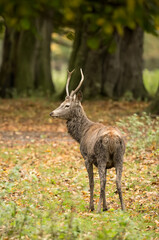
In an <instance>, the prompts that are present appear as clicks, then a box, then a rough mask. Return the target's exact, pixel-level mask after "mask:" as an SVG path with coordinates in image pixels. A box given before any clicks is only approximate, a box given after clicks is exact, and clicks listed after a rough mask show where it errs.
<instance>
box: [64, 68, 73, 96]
mask: <svg viewBox="0 0 159 240" xmlns="http://www.w3.org/2000/svg"><path fill="white" fill-rule="evenodd" d="M74 70H75V69H73V71H72V72H69V71H68V78H67V83H66V94H67V97H68V96H69V90H68V87H69V83H70V79H71V75H72V73H73V72H74Z"/></svg>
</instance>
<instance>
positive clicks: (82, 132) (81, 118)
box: [50, 69, 125, 212]
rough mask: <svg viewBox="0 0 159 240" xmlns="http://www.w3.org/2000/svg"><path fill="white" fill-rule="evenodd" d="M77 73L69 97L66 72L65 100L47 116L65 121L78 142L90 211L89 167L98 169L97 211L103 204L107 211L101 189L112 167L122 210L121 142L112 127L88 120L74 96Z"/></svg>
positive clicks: (92, 185)
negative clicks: (88, 190) (108, 170)
mask: <svg viewBox="0 0 159 240" xmlns="http://www.w3.org/2000/svg"><path fill="white" fill-rule="evenodd" d="M80 71H81V76H82V78H81V81H80V83H79V85H78V87H77V88H76V89H75V90H74V91H72V92H71V94H70V95H69V90H68V87H69V82H70V78H71V74H72V72H73V71H72V72H69V73H68V79H67V84H66V93H67V96H66V98H65V101H64V102H63V103H62V104H61V105H60V106H59V107H58V108H57V109H55V110H54V111H52V112H51V113H50V116H51V117H53V118H61V119H65V120H66V121H67V129H68V132H69V133H70V135H71V136H72V137H73V138H74V139H75V140H76V141H77V142H78V143H80V151H81V154H82V156H83V158H84V160H85V166H86V169H87V172H88V177H89V186H90V210H91V211H93V210H94V202H93V191H94V177H93V164H94V165H95V166H96V167H97V168H98V172H99V177H100V198H99V204H98V208H97V212H100V211H101V203H102V201H103V211H106V210H107V204H106V197H105V186H106V172H107V169H109V168H112V167H115V170H116V185H117V191H118V194H119V198H120V203H121V209H122V210H125V207H124V203H123V198H122V191H121V176H122V168H123V155H124V152H125V143H124V140H123V137H122V135H121V133H120V131H119V130H118V129H117V128H115V127H110V126H104V125H103V124H101V123H95V122H92V121H90V120H89V119H88V118H87V116H86V114H85V112H84V110H83V107H82V105H81V99H79V96H78V95H76V93H77V92H78V90H79V88H80V87H81V85H82V83H83V80H84V75H83V72H82V69H80Z"/></svg>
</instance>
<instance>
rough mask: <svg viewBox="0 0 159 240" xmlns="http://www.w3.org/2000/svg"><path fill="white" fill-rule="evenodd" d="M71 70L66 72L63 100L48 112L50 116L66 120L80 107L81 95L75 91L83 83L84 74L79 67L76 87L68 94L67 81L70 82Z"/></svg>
mask: <svg viewBox="0 0 159 240" xmlns="http://www.w3.org/2000/svg"><path fill="white" fill-rule="evenodd" d="M73 71H74V70H73ZM73 71H72V72H68V78H67V83H66V97H65V101H64V102H63V103H61V105H60V106H59V107H58V108H56V109H55V110H54V111H52V112H51V113H50V116H51V117H53V118H62V119H66V120H68V119H70V118H71V117H72V115H73V114H74V112H75V111H77V109H78V108H81V96H80V95H78V94H76V93H77V92H78V90H79V89H80V87H81V85H82V83H83V80H84V75H83V72H82V69H80V71H81V81H80V83H79V85H78V86H77V88H76V89H75V90H74V91H72V92H71V94H69V90H68V88H69V82H70V79H71V75H72V73H73Z"/></svg>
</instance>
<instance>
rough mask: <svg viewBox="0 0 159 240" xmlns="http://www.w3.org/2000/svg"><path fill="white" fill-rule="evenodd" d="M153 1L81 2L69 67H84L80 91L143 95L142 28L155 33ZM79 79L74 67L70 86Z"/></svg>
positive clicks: (90, 94)
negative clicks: (85, 79)
mask: <svg viewBox="0 0 159 240" xmlns="http://www.w3.org/2000/svg"><path fill="white" fill-rule="evenodd" d="M158 6H159V5H158V4H157V2H156V1H150V2H149V3H147V1H142V2H141V1H138V0H136V1H129V0H128V1H107V2H103V1H98V2H95V1H92V2H91V3H90V2H89V1H88V2H84V3H83V6H81V7H80V9H79V14H77V16H78V19H77V21H76V27H75V40H74V45H73V50H72V54H71V57H70V62H69V69H70V70H71V69H73V68H79V67H81V66H82V68H83V69H84V73H85V76H86V78H87V81H85V85H84V89H83V90H84V92H85V94H86V95H87V96H88V97H90V96H93V97H94V96H97V95H99V94H102V95H105V96H108V97H113V98H117V99H118V98H120V97H122V96H123V95H124V94H125V93H126V92H131V93H132V95H133V97H134V98H144V97H145V96H146V91H145V89H144V85H143V80H142V70H143V60H142V56H143V31H144V30H146V31H149V32H150V31H151V32H152V33H154V34H156V32H155V30H156V25H155V24H156V23H157V20H156V19H157V18H155V17H156V16H157V11H156V9H158ZM78 81H79V72H78V71H77V72H76V73H75V74H74V76H73V80H72V82H71V84H72V86H71V87H72V88H74V87H75V85H77V82H78Z"/></svg>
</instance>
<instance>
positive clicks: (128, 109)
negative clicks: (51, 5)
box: [0, 99, 159, 239]
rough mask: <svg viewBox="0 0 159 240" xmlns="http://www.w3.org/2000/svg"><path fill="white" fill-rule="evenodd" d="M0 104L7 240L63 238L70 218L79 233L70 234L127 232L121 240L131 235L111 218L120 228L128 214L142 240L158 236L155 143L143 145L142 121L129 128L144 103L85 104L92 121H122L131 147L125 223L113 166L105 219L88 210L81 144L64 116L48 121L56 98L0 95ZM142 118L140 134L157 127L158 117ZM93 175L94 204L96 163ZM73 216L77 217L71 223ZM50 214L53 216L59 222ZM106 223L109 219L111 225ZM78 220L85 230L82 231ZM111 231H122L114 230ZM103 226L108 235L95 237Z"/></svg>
mask: <svg viewBox="0 0 159 240" xmlns="http://www.w3.org/2000/svg"><path fill="white" fill-rule="evenodd" d="M0 103H1V104H0V112H1V118H0V126H1V128H0V165H1V168H0V173H1V174H0V182H1V183H0V192H1V194H0V197H1V220H0V226H1V227H0V234H1V235H2V236H3V237H4V239H7V237H10V236H11V237H13V239H16V237H17V236H22V235H23V236H24V238H25V239H27V238H28V239H30V238H31V239H32V238H33V235H34V236H38V237H39V238H41V239H44V238H43V237H45V238H46V239H52V238H51V236H52V234H54V235H55V236H56V237H54V239H65V237H66V235H67V234H68V232H69V231H70V230H69V224H70V225H71V224H72V223H68V222H69V221H73V224H75V225H71V228H72V229H71V232H74V233H71V234H75V235H73V238H72V239H76V237H77V239H92V238H93V236H95V239H105V236H107V235H108V237H109V238H108V239H113V238H111V236H114V235H113V234H119V235H121V234H122V237H123V238H121V239H126V238H125V235H124V234H125V233H120V230H121V229H122V227H119V229H117V227H114V226H113V221H114V222H116V224H119V226H120V224H121V222H122V221H125V218H126V217H127V216H128V217H129V218H130V219H129V222H131V220H133V221H134V222H136V223H137V225H136V226H135V228H138V229H139V232H140V234H141V238H138V239H158V233H159V224H158V223H159V221H158V219H159V199H158V197H159V196H158V192H159V191H158V190H159V175H158V171H159V161H158V160H159V159H158V144H157V141H154V140H155V138H154V139H150V140H149V141H146V142H145V139H144V138H142V136H140V135H138V133H137V132H138V130H139V124H138V125H137V123H136V125H135V123H134V127H132V123H131V121H134V119H131V116H132V115H133V114H134V113H136V112H138V113H139V115H140V114H141V112H142V111H143V109H144V108H145V107H146V105H147V104H146V103H142V102H131V103H130V102H124V101H123V102H113V101H104V100H102V101H92V102H84V104H83V105H84V109H85V110H86V112H87V115H88V117H89V118H91V119H92V120H94V121H100V122H102V123H104V124H112V125H116V122H119V123H120V124H119V125H118V127H120V129H121V130H123V131H124V132H125V136H126V138H127V145H128V147H127V151H126V155H125V161H124V171H123V177H122V186H123V195H124V200H125V205H126V209H127V213H126V214H128V215H125V216H126V217H125V218H124V220H123V219H122V218H123V215H122V213H120V210H119V208H120V204H119V199H118V195H117V192H116V186H115V171H114V169H110V170H109V171H108V176H107V187H106V197H107V202H108V206H109V208H110V209H109V211H108V212H107V213H102V214H101V215H100V216H99V214H96V213H91V212H89V211H88V205H89V184H88V176H87V172H86V169H85V166H84V160H83V159H82V157H81V154H80V151H79V146H78V144H77V143H76V142H75V141H74V140H72V139H71V137H70V136H69V135H68V134H67V129H66V126H65V122H64V121H62V120H53V119H51V118H49V112H51V111H52V109H54V108H55V107H56V106H57V105H58V104H59V103H53V104H52V103H50V102H49V101H47V100H41V99H39V100H36V101H35V100H30V99H13V100H1V101H0ZM51 105H52V106H51ZM90 105H91V108H90ZM50 106H51V107H50ZM135 119H138V117H136V118H135ZM137 121H139V122H140V119H138V120H136V122H137ZM141 122H142V121H141ZM143 123H144V124H141V126H140V131H142V132H144V131H147V130H148V129H150V126H151V128H152V131H154V132H156V129H157V127H156V126H157V123H158V119H157V118H156V119H152V120H150V119H149V122H148V120H147V122H146V120H145V118H144V120H143ZM135 128H136V130H135ZM135 131H136V132H135ZM151 135H153V134H151ZM139 137H140V141H141V142H143V143H142V144H140V141H139ZM150 138H151V136H150ZM156 139H157V138H156ZM94 174H95V192H94V195H95V196H94V201H95V205H96V206H97V203H98V198H99V189H100V185H99V177H98V172H97V169H95V168H94ZM28 208H29V209H28ZM6 209H8V210H7V212H6ZM4 213H6V215H5V214H4ZM3 215H5V217H4V216H3ZM25 215H26V217H25V218H24V216H25ZM72 215H73V220H68V219H69V218H70V217H71V216H72ZM119 216H120V218H119ZM52 218H55V219H56V221H53V222H54V225H53V223H52ZM118 218H119V219H118ZM24 219H25V221H24ZM88 221H89V222H90V223H88ZM46 222H48V224H46ZM55 222H57V224H55ZM77 222H78V223H77ZM111 222H112V225H111V224H110V223H111ZM23 223H24V224H23ZM66 223H67V224H66ZM105 223H107V224H108V223H109V224H110V226H109V224H108V229H107V230H106V229H105V228H104V225H105ZM37 224H38V225H37ZM123 224H126V223H123ZM129 224H130V223H129ZM66 225H67V228H66ZM76 225H77V226H78V227H79V226H80V227H79V228H81V229H80V230H77V226H76ZM27 226H29V228H30V229H32V234H31V233H29V232H28V231H27ZM37 226H38V227H37ZM131 228H132V229H131ZM51 229H54V230H51ZM61 229H63V230H61ZM75 229H76V230H75ZM96 229H97V230H98V231H96ZM112 229H115V230H113V231H114V232H115V231H118V232H115V233H113V232H112ZM131 230H132V231H133V232H134V229H133V227H132V226H131V227H129V230H124V231H127V235H129V234H128V232H129V231H130V232H131ZM100 231H101V232H102V234H105V235H104V237H103V238H102V237H101V238H100V237H99V236H98V232H100ZM145 232H146V233H145ZM69 234H70V233H69ZM136 234H137V233H136ZM130 235H131V234H130ZM62 236H63V238H62ZM71 236H72V235H71ZM34 238H35V237H34ZM135 238H136V235H134V238H132V239H135ZM2 239H3V238H2ZM70 239H71V237H70ZM128 239H131V238H128ZM136 239H137V238H136Z"/></svg>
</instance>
